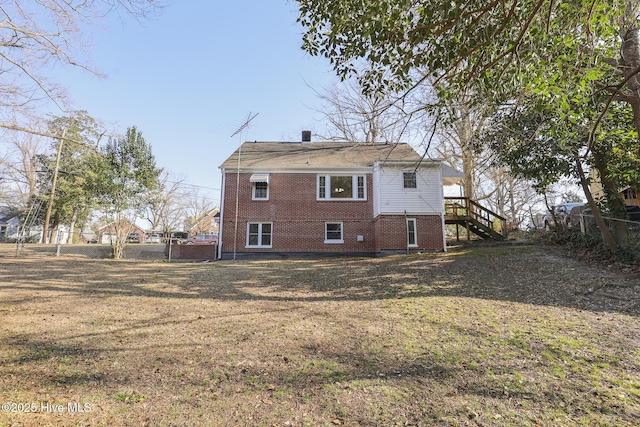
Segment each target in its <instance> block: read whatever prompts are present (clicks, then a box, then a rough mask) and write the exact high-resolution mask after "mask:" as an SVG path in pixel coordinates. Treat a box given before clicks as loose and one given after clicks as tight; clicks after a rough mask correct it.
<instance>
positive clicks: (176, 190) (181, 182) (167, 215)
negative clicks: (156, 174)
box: [147, 172, 192, 235]
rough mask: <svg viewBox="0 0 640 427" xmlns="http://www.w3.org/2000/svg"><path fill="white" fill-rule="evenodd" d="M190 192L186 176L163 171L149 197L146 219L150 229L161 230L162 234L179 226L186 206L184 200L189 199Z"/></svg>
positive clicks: (166, 233)
mask: <svg viewBox="0 0 640 427" xmlns="http://www.w3.org/2000/svg"><path fill="white" fill-rule="evenodd" d="M191 192H192V189H191V188H189V186H188V185H187V184H186V178H184V177H176V176H173V175H171V174H170V173H168V172H164V173H163V174H162V176H161V177H160V182H159V186H158V188H157V190H155V191H154V194H152V195H150V198H149V206H148V207H147V221H149V224H150V226H151V230H162V232H163V234H164V235H168V233H170V232H171V231H174V230H177V229H179V228H181V226H182V222H183V221H184V218H185V211H186V209H187V206H188V205H187V204H186V202H185V201H186V200H190V196H189V195H190V193H191Z"/></svg>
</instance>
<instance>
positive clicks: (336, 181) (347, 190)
mask: <svg viewBox="0 0 640 427" xmlns="http://www.w3.org/2000/svg"><path fill="white" fill-rule="evenodd" d="M317 188H318V191H317V197H318V199H319V200H366V198H367V196H366V194H367V190H366V179H365V176H364V175H318V185H317Z"/></svg>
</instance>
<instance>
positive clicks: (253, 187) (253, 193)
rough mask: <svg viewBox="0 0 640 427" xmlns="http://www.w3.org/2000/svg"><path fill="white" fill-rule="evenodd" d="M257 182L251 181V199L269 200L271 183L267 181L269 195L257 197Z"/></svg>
mask: <svg viewBox="0 0 640 427" xmlns="http://www.w3.org/2000/svg"><path fill="white" fill-rule="evenodd" d="M256 184H258V182H252V183H251V200H269V187H271V186H270V185H269V183H268V182H266V183H265V184H267V197H256Z"/></svg>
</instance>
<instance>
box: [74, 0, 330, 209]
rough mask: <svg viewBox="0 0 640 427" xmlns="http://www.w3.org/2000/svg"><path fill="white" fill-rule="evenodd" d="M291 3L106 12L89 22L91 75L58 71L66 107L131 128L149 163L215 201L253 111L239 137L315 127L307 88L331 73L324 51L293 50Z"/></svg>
mask: <svg viewBox="0 0 640 427" xmlns="http://www.w3.org/2000/svg"><path fill="white" fill-rule="evenodd" d="M296 7H297V3H295V2H293V1H287V0H262V1H259V0H236V1H234V2H177V1H175V2H174V4H171V5H169V6H168V7H167V8H166V9H164V11H163V13H162V14H161V15H160V16H159V17H158V18H156V19H153V20H151V21H145V22H142V23H138V22H136V21H133V20H130V19H128V20H119V19H110V20H109V21H108V22H107V23H106V25H105V28H102V29H100V28H96V29H95V30H94V31H92V33H93V37H94V44H93V47H92V48H91V51H90V54H91V58H92V63H93V64H94V65H95V67H96V68H97V69H99V70H100V71H102V72H103V73H105V74H106V75H107V78H106V79H99V78H97V77H95V76H93V75H91V74H88V73H86V72H81V71H79V70H65V73H64V75H63V77H62V83H63V84H65V85H66V86H68V88H69V93H70V95H71V98H72V99H73V101H74V108H75V109H78V110H86V111H88V112H89V114H90V115H91V116H93V117H95V118H96V119H99V120H101V121H103V122H104V123H106V124H107V125H108V126H109V129H110V130H115V131H120V132H124V131H125V130H126V128H127V127H129V126H133V125H135V126H137V127H138V129H139V130H140V131H141V132H142V134H143V136H144V137H145V139H146V140H147V142H148V143H150V144H151V146H152V149H153V152H154V154H155V157H156V162H157V164H158V166H160V167H163V168H165V169H166V170H168V171H170V172H172V173H174V174H176V175H180V176H184V177H186V178H187V181H188V182H189V183H191V184H194V185H198V186H202V187H208V188H203V189H201V191H202V193H203V194H205V193H206V196H207V197H208V198H210V199H212V200H213V201H214V202H215V203H216V204H217V203H218V199H219V196H220V191H219V189H220V170H219V169H218V166H219V165H220V164H221V163H222V162H223V161H224V160H225V159H226V158H227V157H228V156H229V155H230V154H231V153H232V152H233V151H234V150H235V149H236V148H237V147H238V144H239V143H240V141H241V139H240V136H235V137H234V138H231V134H233V133H234V132H235V131H236V130H237V129H238V128H239V127H240V125H242V123H243V122H244V121H245V120H246V119H247V117H248V115H249V113H250V112H253V113H254V114H255V113H259V115H258V116H257V117H256V118H255V119H254V120H253V121H252V122H251V125H250V127H249V128H248V130H247V131H245V132H243V134H242V140H259V141H283V140H287V141H298V140H300V137H301V131H302V130H305V129H308V130H315V129H320V128H321V127H322V124H320V123H319V121H318V118H319V114H318V113H317V112H315V111H313V109H312V108H310V107H316V108H317V107H319V105H320V101H319V100H318V99H317V97H316V95H315V94H314V93H313V90H312V89H310V88H309V87H308V85H311V86H312V87H314V88H316V89H318V90H321V89H322V87H325V86H327V85H329V84H330V82H333V81H335V77H334V74H333V72H332V71H331V68H330V66H329V64H328V61H326V60H325V59H323V58H312V57H310V56H309V55H308V54H306V53H305V52H303V51H302V49H301V48H300V45H301V43H302V37H301V35H302V28H301V27H300V26H299V25H298V24H297V23H296V18H297V9H296Z"/></svg>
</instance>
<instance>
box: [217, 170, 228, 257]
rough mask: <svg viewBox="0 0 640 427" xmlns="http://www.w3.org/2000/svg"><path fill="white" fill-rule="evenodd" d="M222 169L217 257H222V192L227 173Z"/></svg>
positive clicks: (223, 192)
mask: <svg viewBox="0 0 640 427" xmlns="http://www.w3.org/2000/svg"><path fill="white" fill-rule="evenodd" d="M221 170H222V188H221V189H220V224H218V259H222V244H223V238H222V224H224V194H225V191H224V190H225V184H226V182H227V173H226V170H225V169H224V168H221Z"/></svg>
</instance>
